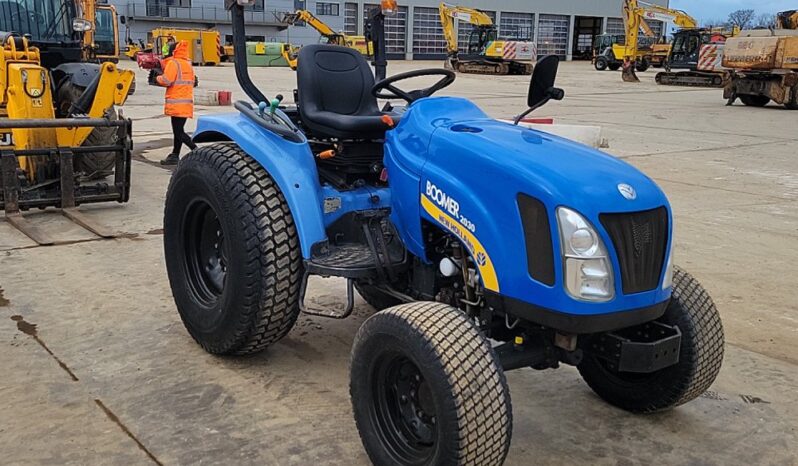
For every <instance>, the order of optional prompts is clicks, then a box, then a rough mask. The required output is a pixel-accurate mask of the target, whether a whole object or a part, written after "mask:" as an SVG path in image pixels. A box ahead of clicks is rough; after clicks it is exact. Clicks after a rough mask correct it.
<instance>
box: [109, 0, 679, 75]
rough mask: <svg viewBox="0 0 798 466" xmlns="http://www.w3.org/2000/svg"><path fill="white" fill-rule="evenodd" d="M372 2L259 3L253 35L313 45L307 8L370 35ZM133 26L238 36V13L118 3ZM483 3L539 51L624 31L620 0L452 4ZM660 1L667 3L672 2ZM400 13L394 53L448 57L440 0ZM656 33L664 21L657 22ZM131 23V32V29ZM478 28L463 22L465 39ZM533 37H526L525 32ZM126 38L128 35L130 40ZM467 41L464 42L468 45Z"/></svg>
mask: <svg viewBox="0 0 798 466" xmlns="http://www.w3.org/2000/svg"><path fill="white" fill-rule="evenodd" d="M372 1H374V3H370V2H369V1H365V2H364V1H362V0H360V1H356V2H348V1H341V2H336V1H329V0H328V1H315V0H269V1H266V0H256V3H255V5H253V6H252V7H249V9H248V10H249V11H248V12H247V21H248V30H247V32H248V33H249V34H250V35H251V40H260V41H267V42H291V43H293V44H299V45H306V44H311V43H315V42H317V41H318V38H319V36H318V34H317V33H316V31H314V30H313V29H311V28H309V27H297V26H294V27H286V25H285V24H282V23H281V18H282V15H283V14H284V13H287V12H292V11H295V10H297V9H307V10H309V11H310V12H311V13H313V14H314V15H316V16H318V17H319V18H320V19H321V20H322V21H324V22H325V23H327V24H328V25H330V26H331V27H332V28H333V29H335V30H340V31H344V32H345V33H347V34H362V33H363V22H364V17H365V16H366V12H367V11H368V10H369V9H370V8H375V7H377V6H378V5H377V3H378V2H376V0H372ZM110 2H111V3H112V4H114V5H115V6H116V8H117V11H118V13H119V15H120V16H125V19H126V21H125V24H124V25H120V34H129V36H130V37H131V38H132V39H134V40H136V39H139V38H142V39H144V38H145V37H146V34H147V32H148V31H150V30H152V29H153V28H155V27H163V26H171V27H191V28H216V29H218V30H219V31H220V32H221V33H222V36H223V37H225V38H226V39H228V40H229V38H230V32H231V30H230V17H229V14H228V12H227V11H226V10H225V9H224V0H110ZM451 3H457V4H459V5H462V6H468V7H471V8H477V9H479V10H482V11H484V12H486V13H487V14H488V15H489V16H491V17H492V18H493V19H494V21H495V23H496V24H497V25H498V26H499V34H500V36H502V37H504V38H517V39H531V40H534V41H536V42H537V44H538V53H539V54H555V55H559V56H560V57H561V58H564V59H567V60H572V59H584V58H588V56H589V52H590V48H591V44H592V42H593V38H594V37H595V36H596V35H598V34H602V33H609V34H623V20H622V19H621V3H622V2H621V1H620V0H592V1H584V0H557V1H552V0H495V1H490V0H462V1H460V2H455V1H452V2H451ZM654 3H657V4H660V5H664V6H667V5H668V0H655V1H654ZM399 4H400V6H399V12H398V14H396V15H395V16H393V17H391V18H389V19H388V20H387V23H386V34H387V40H388V51H389V53H390V55H391V57H392V58H406V59H409V60H410V59H417V60H425V59H438V58H441V57H443V56H444V55H445V49H446V43H445V40H444V37H443V31H442V28H441V23H440V19H439V15H438V2H437V1H435V0H405V1H400V2H399ZM651 24H652V28H653V29H654V30H655V32H659V33H661V31H662V29H663V25H662V23H659V22H657V21H652V22H651ZM128 28H129V29H128ZM470 29H471V28H470V26H467V25H463V24H461V25H460V27H459V30H460V36H461V38H464V37H465V36H467V34H468V32H469V31H470ZM524 36H525V37H524ZM123 39H124V37H123ZM462 42H463V40H461V43H462Z"/></svg>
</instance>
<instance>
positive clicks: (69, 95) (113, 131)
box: [56, 80, 119, 180]
mask: <svg viewBox="0 0 798 466" xmlns="http://www.w3.org/2000/svg"><path fill="white" fill-rule="evenodd" d="M85 90H86V89H85V88H84V87H81V86H78V85H76V84H75V83H73V82H72V81H69V80H64V82H62V83H61V85H60V86H59V87H58V91H57V92H56V115H57V116H58V117H59V118H66V117H68V116H69V109H70V107H72V104H73V103H75V102H76V101H77V100H78V99H79V98H80V96H81V95H83V91H85ZM106 116H107V117H108V118H110V119H112V120H118V119H119V115H118V113H117V112H116V110H115V109H113V108H112V109H110V110H109V111H108V112H107V114H106ZM118 142H119V138H118V136H117V128H116V127H109V128H94V129H93V130H92V132H91V133H89V136H88V137H87V138H86V140H85V141H83V144H82V145H83V146H84V147H93V146H112V145H115V144H117V143H118ZM115 164H116V154H115V153H114V152H93V153H87V154H77V155H75V172H81V173H83V177H84V178H86V179H89V180H99V179H103V178H106V177H108V176H110V175H111V174H113V172H114V166H115Z"/></svg>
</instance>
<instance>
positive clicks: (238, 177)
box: [164, 143, 302, 354]
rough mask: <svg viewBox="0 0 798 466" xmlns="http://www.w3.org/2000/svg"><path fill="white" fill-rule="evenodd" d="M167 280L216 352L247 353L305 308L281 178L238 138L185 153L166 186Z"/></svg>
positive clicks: (285, 328) (283, 330)
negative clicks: (235, 141) (278, 181)
mask: <svg viewBox="0 0 798 466" xmlns="http://www.w3.org/2000/svg"><path fill="white" fill-rule="evenodd" d="M164 249H165V254H166V270H167V272H168V275H169V284H170V285H171V287H172V295H173V297H174V300H175V304H176V305H177V310H178V312H179V313H180V317H181V319H182V320H183V324H184V325H185V326H186V329H187V330H188V333H189V334H191V336H192V337H193V338H194V340H196V341H197V343H199V344H200V346H202V347H203V348H204V349H205V350H206V351H208V352H209V353H213V354H249V353H255V352H258V351H260V350H263V349H265V348H266V347H267V346H269V345H271V344H272V343H275V342H276V341H278V340H279V339H281V338H282V337H284V336H285V335H286V334H287V333H288V332H289V330H291V327H293V325H294V323H295V322H296V319H297V317H298V315H299V287H300V282H301V278H302V255H301V253H300V247H299V238H298V236H297V231H296V227H295V225H294V220H293V217H292V216H291V211H290V209H289V208H288V204H287V202H286V200H285V198H284V197H283V194H282V193H281V192H280V189H279V188H278V186H277V184H276V183H275V182H274V180H273V179H272V178H271V177H270V176H269V174H268V173H267V172H266V170H264V169H263V167H262V166H261V165H260V164H258V163H257V162H256V161H255V160H254V159H252V158H251V157H250V156H249V155H247V154H246V153H245V152H244V151H242V150H241V149H240V148H239V147H238V146H236V145H235V144H231V143H222V144H213V145H209V146H203V147H200V148H199V149H196V150H194V151H192V152H191V153H190V154H188V155H187V156H186V157H185V158H184V159H183V160H181V161H180V164H179V165H178V167H177V169H176V170H175V172H174V174H173V175H172V179H171V181H170V183H169V189H168V191H167V194H166V209H165V212H164Z"/></svg>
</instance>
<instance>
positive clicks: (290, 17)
mask: <svg viewBox="0 0 798 466" xmlns="http://www.w3.org/2000/svg"><path fill="white" fill-rule="evenodd" d="M281 22H282V23H284V24H287V25H289V26H294V25H296V24H297V23H305V24H307V25H308V26H310V27H312V28H313V29H315V30H316V31H318V33H319V34H320V35H321V38H322V41H323V42H324V43H327V44H333V45H341V46H344V47H349V48H350V49H355V50H357V51H358V52H360V53H362V54H363V55H366V56H370V55H371V50H370V47H369V45H368V42H367V41H366V36H350V35H348V34H344V33H342V32H335V31H334V30H333V29H332V28H331V27H330V26H328V25H327V23H325V22H324V21H322V20H320V19H319V18H317V17H315V16H314V15H313V13H311V12H309V11H307V10H297V11H295V12H294V13H285V14H284V15H283V17H282V20H281ZM298 54H299V52H298V49H297V48H295V47H292V46H291V45H289V44H285V46H284V47H283V50H282V55H283V58H285V60H286V61H287V62H288V66H290V67H291V69H292V70H296V65H297V55H298Z"/></svg>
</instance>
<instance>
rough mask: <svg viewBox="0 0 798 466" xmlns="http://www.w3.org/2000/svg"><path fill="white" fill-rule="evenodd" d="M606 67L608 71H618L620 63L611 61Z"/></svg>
mask: <svg viewBox="0 0 798 466" xmlns="http://www.w3.org/2000/svg"><path fill="white" fill-rule="evenodd" d="M607 68H609V69H610V71H618V70H620V69H621V64H620V63H618V62H612V63H610V64H608V65H607Z"/></svg>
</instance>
